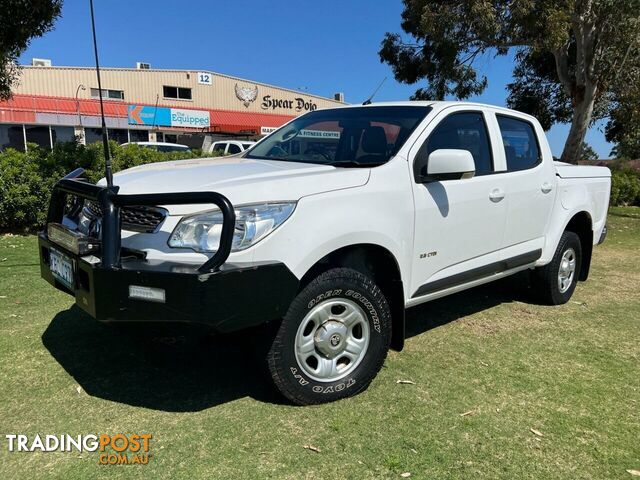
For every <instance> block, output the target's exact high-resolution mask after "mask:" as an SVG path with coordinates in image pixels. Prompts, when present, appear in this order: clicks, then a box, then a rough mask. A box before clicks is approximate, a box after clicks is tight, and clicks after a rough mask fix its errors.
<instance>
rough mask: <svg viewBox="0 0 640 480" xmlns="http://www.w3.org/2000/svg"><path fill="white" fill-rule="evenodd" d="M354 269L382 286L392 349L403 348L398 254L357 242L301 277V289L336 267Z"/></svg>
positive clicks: (319, 262) (330, 256)
mask: <svg viewBox="0 0 640 480" xmlns="http://www.w3.org/2000/svg"><path fill="white" fill-rule="evenodd" d="M336 267H346V268H352V269H354V270H356V271H358V272H360V273H362V274H364V275H367V276H369V277H371V278H372V279H373V281H374V282H375V283H376V285H378V287H380V289H381V290H382V293H383V294H384V296H385V298H386V299H387V301H388V302H389V308H390V309H391V348H392V349H394V350H397V351H400V350H402V348H403V347H404V336H405V308H404V287H403V283H402V275H401V271H400V266H399V264H398V261H397V259H396V257H395V256H394V255H393V254H392V253H391V252H390V251H389V250H388V249H387V248H385V247H382V246H380V245H376V244H371V243H358V244H352V245H347V246H343V247H340V248H338V249H336V250H333V251H332V252H330V253H328V254H326V255H325V256H323V257H322V258H320V259H319V260H318V261H317V262H315V263H314V264H313V265H312V266H311V267H310V268H309V269H308V270H307V272H306V273H305V274H304V275H303V277H302V278H301V279H300V290H302V289H303V288H304V287H305V286H306V285H308V284H309V282H311V281H312V280H313V279H314V278H316V277H317V276H318V275H320V274H322V273H324V272H325V271H327V270H329V269H331V268H336Z"/></svg>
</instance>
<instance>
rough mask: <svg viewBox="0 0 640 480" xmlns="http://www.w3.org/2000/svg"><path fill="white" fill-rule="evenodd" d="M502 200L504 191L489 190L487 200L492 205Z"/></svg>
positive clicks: (498, 189)
mask: <svg viewBox="0 0 640 480" xmlns="http://www.w3.org/2000/svg"><path fill="white" fill-rule="evenodd" d="M503 198H504V190H502V189H501V188H494V189H493V190H491V192H490V193H489V199H490V200H491V201H492V202H493V203H498V202H499V201H500V200H502V199H503Z"/></svg>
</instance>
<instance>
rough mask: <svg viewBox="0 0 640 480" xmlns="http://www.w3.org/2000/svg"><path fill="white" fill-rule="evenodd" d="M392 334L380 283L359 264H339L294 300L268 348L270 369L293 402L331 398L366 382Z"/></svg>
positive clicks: (356, 389)
mask: <svg viewBox="0 0 640 480" xmlns="http://www.w3.org/2000/svg"><path fill="white" fill-rule="evenodd" d="M390 340H391V313H390V310H389V305H388V303H387V300H386V299H385V297H384V295H383V294H382V292H381V291H380V289H379V288H378V287H377V286H376V285H375V283H373V281H372V280H371V279H370V278H368V277H367V276H365V275H363V274H361V273H359V272H357V271H355V270H352V269H348V268H336V269H332V270H329V271H327V272H325V273H323V274H321V275H319V276H318V277H317V278H316V279H314V280H313V281H312V282H311V283H310V284H309V285H307V287H305V288H304V290H302V291H301V292H300V293H299V294H298V296H297V297H296V298H295V299H294V301H293V302H292V303H291V306H290V307H289V310H288V312H287V314H286V315H285V317H284V318H283V320H282V324H281V325H280V328H279V330H278V332H277V334H276V337H275V339H274V341H273V344H272V346H271V349H270V351H269V354H268V365H269V370H270V372H271V376H272V378H273V381H274V383H275V385H276V387H277V388H278V389H279V390H280V392H282V394H283V395H284V396H285V397H287V398H288V399H289V400H291V401H292V402H294V403H297V404H300V405H309V404H317V403H325V402H331V401H334V400H338V399H340V398H344V397H349V396H352V395H355V394H357V393H359V392H361V391H362V390H364V389H365V388H367V386H368V385H369V383H370V382H371V380H373V378H374V377H375V376H376V374H377V373H378V371H379V370H380V368H381V367H382V364H383V362H384V359H385V357H386V355H387V351H388V349H389V343H390Z"/></svg>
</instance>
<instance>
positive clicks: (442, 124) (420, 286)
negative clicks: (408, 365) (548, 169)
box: [410, 107, 507, 299]
mask: <svg viewBox="0 0 640 480" xmlns="http://www.w3.org/2000/svg"><path fill="white" fill-rule="evenodd" d="M461 108H463V107H461ZM488 125H489V123H488V122H487V120H486V119H485V114H484V112H483V111H482V110H469V109H468V107H467V108H466V109H456V108H455V107H454V108H448V109H445V110H444V111H443V112H441V113H440V114H439V115H438V116H437V117H436V118H435V119H434V121H433V122H432V123H431V124H430V125H429V126H428V127H427V129H426V130H425V132H424V134H423V135H422V136H421V137H420V140H419V141H418V142H416V145H414V147H413V148H412V150H411V154H410V158H412V159H413V161H415V160H416V158H417V157H418V155H424V154H425V153H426V154H427V155H428V154H429V153H431V152H433V151H435V150H438V149H458V150H467V151H469V152H471V154H472V156H473V160H474V164H475V168H476V171H475V174H474V176H473V177H472V178H463V179H455V180H441V181H429V182H426V183H418V182H417V181H414V183H413V191H414V192H413V193H414V205H415V238H414V251H413V253H414V257H413V262H412V264H413V270H412V277H411V292H410V295H411V296H412V298H414V299H416V298H420V297H423V296H425V295H430V294H434V293H438V292H440V291H443V290H446V289H449V288H452V287H455V286H458V285H460V284H463V283H467V282H469V281H473V280H474V279H475V278H474V277H477V276H482V274H483V272H484V273H485V276H486V270H487V266H489V265H490V264H491V263H495V262H497V261H499V250H500V247H501V244H502V238H503V235H504V230H505V222H506V214H507V202H506V201H505V199H504V196H505V192H506V185H505V182H506V179H505V178H503V177H505V176H504V175H494V173H495V172H496V168H495V165H494V158H495V157H496V156H495V155H494V152H493V149H492V144H493V142H492V141H491V139H492V136H493V135H494V134H495V132H491V131H490V129H489V127H488ZM425 150H426V152H425ZM420 151H421V152H420ZM419 152H420V153H419ZM412 173H413V172H412ZM412 176H413V175H412Z"/></svg>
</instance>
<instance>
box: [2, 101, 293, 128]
mask: <svg viewBox="0 0 640 480" xmlns="http://www.w3.org/2000/svg"><path fill="white" fill-rule="evenodd" d="M127 105H128V103H124V102H121V101H109V100H106V101H105V102H104V114H105V116H107V117H116V118H127ZM136 105H144V104H141V103H136ZM158 106H159V107H165V108H185V107H184V106H173V105H158ZM193 109H194V110H203V111H206V110H208V111H209V113H210V130H211V131H221V132H230V133H239V132H246V131H253V132H254V133H255V134H258V135H259V134H260V127H279V126H281V125H283V124H284V123H286V122H288V121H289V120H291V119H292V118H294V117H295V115H276V114H272V113H254V112H241V111H239V112H236V111H232V110H211V109H202V108H200V109H198V108H193ZM36 113H54V114H77V113H80V114H82V115H90V116H99V115H100V102H99V101H98V100H89V99H78V100H77V101H76V99H74V98H67V97H48V96H41V95H14V96H13V98H11V99H9V100H6V101H3V102H0V122H21V121H22V122H35V114H36Z"/></svg>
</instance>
